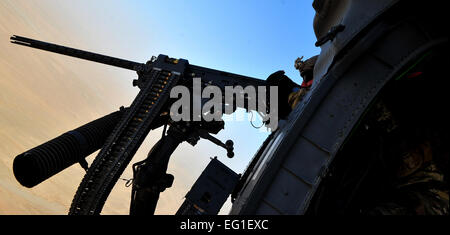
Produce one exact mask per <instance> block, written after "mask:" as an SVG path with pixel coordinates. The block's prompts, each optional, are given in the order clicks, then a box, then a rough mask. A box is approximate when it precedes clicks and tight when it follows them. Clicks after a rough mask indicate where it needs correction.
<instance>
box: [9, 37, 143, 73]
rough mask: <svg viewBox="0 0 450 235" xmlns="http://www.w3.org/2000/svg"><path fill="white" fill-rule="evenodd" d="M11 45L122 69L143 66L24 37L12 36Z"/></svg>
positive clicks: (140, 68) (135, 69)
mask: <svg viewBox="0 0 450 235" xmlns="http://www.w3.org/2000/svg"><path fill="white" fill-rule="evenodd" d="M11 43H14V44H18V45H21V46H27V47H32V48H36V49H41V50H45V51H51V52H54V53H58V54H63V55H66V56H71V57H76V58H80V59H84V60H89V61H94V62H98V63H102V64H107V65H111V66H115V67H120V68H124V69H129V70H134V71H140V70H142V68H143V66H145V64H142V63H137V62H133V61H129V60H124V59H119V58H115V57H111V56H106V55H101V54H96V53H92V52H88V51H83V50H78V49H74V48H70V47H65V46H60V45H56V44H52V43H48V42H42V41H38V40H34V39H30V38H26V37H21V36H17V35H14V36H12V37H11Z"/></svg>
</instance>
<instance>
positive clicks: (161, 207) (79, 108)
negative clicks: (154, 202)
mask: <svg viewBox="0 0 450 235" xmlns="http://www.w3.org/2000/svg"><path fill="white" fill-rule="evenodd" d="M152 4H156V3H155V2H152ZM198 4H199V3H198ZM283 4H284V3H283ZM289 4H292V3H289ZM142 5H145V6H142V8H144V7H147V8H149V6H147V5H150V3H147V2H146V3H142ZM199 5H201V4H199ZM303 5H305V4H304V3H303ZM306 5H308V6H309V8H310V3H309V4H306ZM155 7H156V6H155ZM158 7H159V8H158V9H166V8H167V7H165V6H164V5H161V3H160V2H159V4H158ZM281 7H283V9H284V8H288V6H285V5H281ZM142 8H140V3H139V4H138V3H136V2H134V1H133V2H132V3H129V2H126V3H125V2H123V1H106V2H105V1H95V2H91V1H57V0H40V1H36V0H2V1H0V90H1V92H0V214H67V212H68V209H69V207H70V204H71V201H72V198H73V195H74V194H75V191H76V189H77V187H78V185H79V183H80V182H81V179H82V177H83V175H84V170H83V169H82V168H81V167H80V166H78V165H74V166H72V167H70V168H68V169H66V170H65V171H63V172H61V173H59V174H57V175H56V176H54V177H52V178H50V179H49V180H47V181H45V182H43V183H42V184H40V185H38V186H36V187H35V188H32V189H28V188H25V187H22V186H21V185H20V184H19V183H18V182H17V181H16V180H15V178H14V176H13V172H12V163H13V160H14V157H15V156H17V155H18V154H20V153H22V152H24V151H26V150H28V149H31V148H33V147H35V146H37V145H39V144H42V143H44V142H45V141H47V140H50V139H52V138H55V137H57V136H59V135H60V134H62V133H64V132H66V131H69V130H72V129H74V128H76V127H78V126H80V125H83V124H85V123H87V122H89V121H92V120H94V119H97V118H99V117H101V116H104V115H106V114H109V113H111V112H114V111H116V110H118V109H119V107H120V106H128V105H129V104H130V103H131V102H132V100H133V99H134V97H135V96H136V94H137V92H138V89H137V88H134V87H132V85H131V81H132V80H133V79H135V78H136V77H137V76H136V74H135V73H134V72H130V71H126V70H122V69H118V68H114V67H110V66H104V65H100V64H96V63H92V62H87V61H82V60H78V59H73V58H69V57H65V56H62V55H57V54H52V53H48V52H43V51H39V50H35V49H31V48H25V47H21V46H18V45H13V44H11V43H10V42H9V37H10V36H12V35H21V36H26V37H30V38H35V39H38V40H42V41H49V42H53V43H57V44H62V45H66V46H71V47H75V48H80V49H83V50H90V51H93V52H98V53H102V54H107V55H111V56H115V57H119V58H124V59H129V60H135V61H141V62H145V61H146V60H148V59H149V58H150V57H151V56H152V55H157V54H158V53H161V54H166V53H167V54H171V55H173V56H174V57H182V56H185V57H189V58H186V59H192V60H193V61H194V63H195V64H198V65H202V66H205V67H211V68H215V69H221V70H227V71H230V70H231V71H230V72H234V73H242V74H244V75H248V76H253V77H260V78H262V79H265V77H266V76H267V75H269V74H270V73H271V72H274V71H276V70H278V69H285V70H286V72H287V74H289V75H290V76H291V77H293V79H294V78H295V80H296V82H299V78H298V75H297V74H296V71H295V70H294V69H293V66H292V65H293V61H294V60H295V58H296V56H294V55H298V56H301V55H306V56H312V55H314V53H315V52H316V50H315V49H311V47H312V45H313V39H314V37H313V35H312V27H311V26H310V25H311V24H312V18H311V19H309V18H308V21H306V22H305V28H306V27H309V28H310V29H309V28H308V29H305V30H307V31H306V32H308V34H307V35H308V36H307V37H305V39H302V40H298V43H299V44H302V43H303V44H310V46H308V47H305V48H307V49H304V50H303V51H302V52H292V53H290V54H289V55H288V56H286V58H285V59H280V60H279V61H278V62H277V63H273V64H271V65H270V66H267V65H266V63H269V62H268V61H267V59H266V58H260V57H259V55H261V54H260V53H263V52H261V51H258V52H255V54H251V53H247V54H246V55H245V56H247V57H248V58H256V59H255V60H254V61H252V60H250V59H248V58H247V57H242V58H241V57H239V54H236V56H233V55H234V54H227V53H231V52H229V51H227V47H230V46H232V45H231V44H230V45H227V44H226V43H225V42H230V43H235V45H234V44H233V45H234V46H235V47H241V46H242V47H243V48H244V47H246V46H247V47H248V45H252V44H253V43H252V42H251V41H250V40H252V39H243V42H245V45H244V44H242V42H240V41H238V42H234V41H233V42H231V39H230V40H228V41H223V42H221V41H220V40H219V41H218V42H217V44H213V43H212V42H211V45H208V46H209V47H217V48H219V47H220V48H222V49H220V51H219V49H217V51H216V49H214V51H216V54H215V53H210V50H211V48H208V46H205V45H206V44H205V43H202V42H199V43H198V44H197V43H190V44H189V45H191V46H187V45H186V46H185V48H182V46H183V43H179V42H178V41H177V40H176V39H173V37H172V36H173V35H171V34H170V33H174V34H176V35H181V37H182V38H184V37H186V39H185V40H197V39H196V38H195V39H194V38H189V37H194V36H192V35H189V37H188V36H186V32H184V31H183V30H184V28H183V25H181V26H180V28H179V29H176V30H168V29H165V28H164V27H163V26H165V25H164V23H167V24H168V25H173V24H174V23H173V22H159V21H158V22H156V21H153V20H152V19H150V18H145V17H150V16H147V13H146V12H141V11H142V10H143V9H142ZM299 8H300V7H299ZM177 9H178V8H177ZM180 9H181V8H180ZM180 9H178V10H179V11H181V10H180ZM182 9H184V8H182ZM305 11H306V10H305ZM307 12H308V14H311V12H312V8H311V9H308V11H307ZM155 14H164V12H162V10H161V11H158V12H156V13H155ZM211 14H214V13H211ZM235 14H239V15H240V12H236V13H235ZM277 14H282V13H277ZM154 17H155V18H156V17H158V16H156V15H155V16H154ZM194 20H200V21H199V22H203V21H202V20H201V18H195V17H194V19H193V22H194V23H195V22H196V21H194ZM143 22H146V23H145V27H144V26H142V25H139V24H142V23H143ZM221 22H222V21H220V22H218V24H220V23H221ZM223 22H227V20H226V19H223ZM194 23H193V24H194ZM234 23H235V25H239V22H234ZM186 24H189V23H186ZM191 27H196V25H194V26H191ZM205 27H206V26H205ZM205 29H206V28H205ZM177 30H179V31H180V32H178V31H177ZM186 30H189V28H187V29H186ZM229 30H230V29H229ZM239 30H242V29H239ZM255 30H256V29H255ZM219 31H220V30H219ZM263 32H265V31H264V30H263V31H261V32H259V31H257V32H255V33H263ZM295 33H298V32H294V33H293V34H295ZM183 35H184V36H183ZM228 36H230V35H228ZM214 37H215V38H217V37H218V36H217V35H216V36H214ZM250 37H251V36H249V38H250ZM200 38H203V40H206V41H208V40H210V39H208V38H206V39H205V38H204V37H200ZM274 40H275V39H274ZM255 41H256V42H258V41H257V40H255ZM258 43H259V42H258ZM296 43H297V42H296V41H292V42H291V45H296ZM201 45H203V46H205V48H200V46H201ZM261 46H262V48H264V45H261ZM280 46H281V45H280ZM283 46H285V45H283ZM296 48H297V49H298V48H302V47H301V45H298V46H296ZM240 49H242V48H240ZM254 50H257V49H256V48H254ZM258 50H259V49H258ZM283 50H284V49H283ZM283 50H280V51H279V52H277V53H284V51H283ZM275 51H276V50H273V51H270V50H269V51H267V53H269V54H268V57H269V58H274V57H275V56H278V57H277V58H281V57H280V56H279V55H275V54H273V55H272V54H270V53H275ZM233 53H234V52H233ZM300 53H302V54H300ZM220 55H223V56H220ZM225 55H227V56H228V57H226V56H225ZM237 57H239V58H237ZM212 58H214V59H212ZM216 58H217V59H216ZM291 60H292V61H291ZM287 63H289V64H288V65H285V64H287ZM238 64H239V66H238ZM281 64H283V66H284V67H283V66H281ZM286 68H289V69H286ZM295 76H297V77H295ZM226 126H227V128H226V130H224V131H223V132H221V133H220V134H219V135H218V138H220V139H221V140H226V139H229V138H231V139H233V140H234V141H235V153H236V157H235V158H234V159H227V158H226V151H225V150H223V149H221V148H219V147H217V146H215V145H213V144H212V143H209V142H207V141H204V140H202V141H200V142H199V144H198V145H197V146H196V147H192V146H190V145H188V144H182V146H180V147H179V149H178V150H177V151H176V152H175V153H174V155H173V157H172V159H171V163H170V165H169V170H168V173H171V174H173V175H175V182H174V186H173V187H172V188H170V189H168V190H166V191H165V192H164V193H162V194H161V197H160V200H159V204H158V207H157V212H156V213H157V214H174V213H175V212H176V210H177V209H178V207H179V206H180V205H181V203H182V202H183V200H184V196H185V194H186V193H187V191H188V190H189V188H190V187H191V185H192V184H193V183H194V181H195V180H196V178H197V177H198V176H199V175H200V173H201V171H202V170H203V169H204V167H205V166H206V165H207V164H208V163H209V161H210V160H209V158H210V157H214V156H218V157H219V160H221V161H222V162H224V163H225V164H226V165H228V166H229V167H230V168H232V169H233V170H235V171H236V172H237V173H242V172H243V170H244V169H245V167H246V165H247V163H248V161H249V160H250V159H251V157H252V156H253V154H254V153H255V152H256V150H257V149H258V147H259V145H260V144H261V143H262V141H264V139H265V137H266V136H267V133H262V132H259V131H258V130H255V129H254V128H253V127H251V125H250V123H248V122H244V123H227V124H226ZM236 131H239V133H237V132H236ZM160 136H161V130H157V131H154V132H151V133H150V134H149V136H148V138H147V139H146V140H145V142H144V144H143V145H142V146H141V148H140V149H139V151H138V153H137V154H136V156H135V158H134V159H133V161H132V163H133V162H136V161H139V160H142V159H143V158H145V156H146V154H147V153H148V151H149V150H150V148H151V147H152V145H153V144H154V143H155V142H156V141H157V140H158V139H159V138H160ZM95 155H96V153H95V154H93V155H91V156H89V157H88V162H89V163H91V162H92V160H93V158H94V157H95ZM130 165H131V164H130ZM123 177H124V178H132V172H131V170H130V167H128V168H127V170H125V173H124V175H123ZM130 194H131V193H130V188H126V187H125V186H124V182H123V181H119V182H118V184H117V185H116V187H115V188H114V189H113V192H112V193H111V195H110V197H109V198H108V200H107V203H106V205H105V207H104V210H103V213H102V214H128V210H129V202H130ZM229 207H230V202H227V206H225V207H224V209H223V210H222V212H221V213H226V212H227V210H228V209H229Z"/></svg>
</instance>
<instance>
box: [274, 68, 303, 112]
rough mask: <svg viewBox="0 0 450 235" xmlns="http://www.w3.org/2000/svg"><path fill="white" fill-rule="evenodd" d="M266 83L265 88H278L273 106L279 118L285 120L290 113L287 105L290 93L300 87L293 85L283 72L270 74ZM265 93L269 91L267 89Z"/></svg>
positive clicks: (289, 107)
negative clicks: (276, 109)
mask: <svg viewBox="0 0 450 235" xmlns="http://www.w3.org/2000/svg"><path fill="white" fill-rule="evenodd" d="M266 81H267V86H277V87H278V104H275V105H278V116H279V118H280V119H286V117H287V116H288V115H289V113H290V112H291V111H292V109H291V106H290V105H289V95H290V94H291V93H292V92H294V91H296V90H298V89H300V86H299V85H297V84H296V83H294V82H293V81H292V80H291V79H290V78H289V77H288V76H286V75H285V74H284V71H283V70H280V71H277V72H275V73H273V74H271V75H270V76H269V77H268V78H267V80H266ZM267 91H269V89H267ZM268 98H269V97H268ZM271 105H274V104H271Z"/></svg>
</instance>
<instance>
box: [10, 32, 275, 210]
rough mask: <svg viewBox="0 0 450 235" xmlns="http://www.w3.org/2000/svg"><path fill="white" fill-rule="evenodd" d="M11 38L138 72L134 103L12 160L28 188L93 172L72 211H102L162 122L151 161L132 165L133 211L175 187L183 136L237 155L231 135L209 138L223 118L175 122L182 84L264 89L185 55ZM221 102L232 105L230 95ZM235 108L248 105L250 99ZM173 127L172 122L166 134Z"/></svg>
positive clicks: (260, 83)
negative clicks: (70, 172) (126, 56)
mask: <svg viewBox="0 0 450 235" xmlns="http://www.w3.org/2000/svg"><path fill="white" fill-rule="evenodd" d="M11 42H12V43H14V44H18V45H22V46H27V47H32V48H36V49H41V50H46V51H50V52H54V53H58V54H63V55H67V56H72V57H76V58H80V59H85V60H90V61H94V62H98V63H102V64H107V65H111V66H115V67H119V68H124V69H128V70H133V71H136V72H137V74H138V79H136V80H134V81H133V86H138V87H139V88H140V92H139V93H138V95H137V96H136V98H135V99H134V101H133V103H132V104H131V106H130V107H129V108H123V107H122V108H121V110H120V111H119V112H115V113H113V114H110V115H108V116H105V117H103V118H100V119H98V120H96V121H93V122H91V123H88V124H86V125H84V126H82V127H80V128H78V129H75V130H73V131H70V132H67V133H65V134H63V135H61V136H60V137H58V138H56V139H53V140H51V141H48V142H47V143H44V144H42V145H40V146H38V147H36V148H33V149H31V150H29V151H27V152H25V153H23V154H20V155H18V156H17V157H16V158H15V160H14V163H13V170H14V174H15V176H16V179H17V180H18V181H19V182H20V183H21V184H22V185H23V186H26V187H30V188H31V187H34V186H36V185H37V184H39V183H41V182H43V181H44V180H46V179H48V178H49V177H51V176H53V175H55V174H57V173H58V172H60V171H62V170H64V169H65V168H67V167H69V166H71V165H73V164H75V163H77V162H79V163H80V164H81V165H82V166H83V168H85V169H86V171H87V173H86V175H85V176H84V178H83V180H82V182H81V184H80V186H79V188H78V190H77V192H76V195H75V197H74V199H73V202H72V205H71V208H70V212H69V214H72V215H80V214H81V215H92V214H100V212H101V210H102V208H103V205H104V203H105V201H106V199H107V197H108V195H109V194H110V192H111V190H112V188H113V186H114V185H115V183H116V182H117V180H118V179H119V177H120V175H121V174H122V172H123V171H124V170H125V168H126V166H127V165H128V164H129V163H130V161H131V159H132V158H133V156H134V154H135V153H136V151H137V150H138V148H139V147H140V145H141V144H142V142H143V140H144V139H145V137H146V136H147V134H148V133H149V131H150V130H153V129H156V128H158V127H161V126H164V131H163V137H162V138H161V140H159V142H158V143H157V144H156V145H155V146H154V147H153V148H152V150H151V151H150V153H149V155H148V157H147V159H146V160H144V161H142V162H139V163H136V164H134V165H133V172H134V181H133V190H132V202H131V208H130V213H131V214H153V213H154V210H155V208H156V204H157V201H158V198H159V194H160V192H162V191H164V190H165V189H166V188H169V187H171V185H172V182H173V176H172V175H168V174H166V170H167V166H168V163H169V158H170V156H171V154H172V153H173V152H174V151H175V149H176V148H177V146H178V145H179V144H180V143H182V142H183V141H186V142H188V143H190V144H192V145H195V144H196V143H197V141H198V140H199V139H200V138H205V139H208V140H210V141H212V142H213V143H215V144H217V145H219V146H221V147H223V148H225V149H226V150H227V155H228V157H233V156H234V153H233V142H232V141H231V140H228V141H227V142H226V143H222V142H221V141H220V140H218V139H216V138H215V137H213V136H211V135H210V134H217V133H218V132H219V131H220V130H221V129H223V128H224V122H223V121H222V120H219V121H217V120H215V121H212V122H206V121H203V120H201V121H196V122H194V121H178V122H175V121H173V120H172V119H171V118H170V115H169V112H170V106H171V104H172V103H173V102H174V101H173V99H171V98H170V91H171V89H172V88H173V87H175V86H177V85H180V84H182V85H185V86H187V87H189V86H190V84H192V79H193V78H196V77H200V78H201V82H202V84H201V85H202V87H207V86H211V85H213V86H216V87H219V88H220V89H221V90H222V91H224V89H225V87H227V86H232V87H235V86H237V85H239V86H242V87H247V86H254V87H258V86H266V82H265V81H264V80H260V79H256V78H251V77H246V76H242V75H237V74H232V73H228V72H223V71H218V70H213V69H209V68H204V67H200V66H196V65H191V64H189V62H188V61H187V60H184V59H173V58H169V57H168V56H166V55H159V56H158V57H153V58H152V59H151V60H150V61H148V62H147V63H145V64H144V63H138V62H133V61H128V60H123V59H119V58H114V57H110V56H105V55H100V54H96V53H92V52H87V51H82V50H78V49H73V48H69V47H64V46H60V45H55V44H51V43H46V42H42V41H37V40H33V39H29V38H25V37H20V36H13V37H11ZM191 88H192V87H191ZM247 98H248V97H247ZM265 101H267V100H265ZM222 102H223V104H225V105H227V104H226V102H227V101H226V100H222ZM229 105H233V106H234V105H235V104H234V102H233V104H229ZM236 105H237V106H238V107H240V108H249V106H248V105H246V102H244V104H242V103H236ZM267 105H269V104H267ZM167 126H170V127H169V129H168V130H167V132H166V127H167ZM100 147H101V150H100V152H99V154H98V155H97V157H96V158H95V160H94V162H93V163H92V165H91V166H90V167H88V164H87V162H86V161H85V157H87V156H88V155H89V154H91V153H93V152H94V151H96V150H98V149H99V148H100Z"/></svg>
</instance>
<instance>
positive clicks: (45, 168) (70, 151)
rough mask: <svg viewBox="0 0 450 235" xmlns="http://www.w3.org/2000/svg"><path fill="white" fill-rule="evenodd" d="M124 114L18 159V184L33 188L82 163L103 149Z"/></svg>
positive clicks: (94, 122)
mask: <svg viewBox="0 0 450 235" xmlns="http://www.w3.org/2000/svg"><path fill="white" fill-rule="evenodd" d="M123 113H124V111H117V112H114V113H111V114H109V115H107V116H104V117H102V118H99V119H97V120H94V121H92V122H90V123H88V124H85V125H83V126H81V127H79V128H77V129H75V130H72V131H69V132H66V133H64V134H62V135H61V136H59V137H57V138H55V139H52V140H50V141H48V142H46V143H44V144H42V145H40V146H37V147H35V148H33V149H31V150H28V151H26V152H25V153H22V154H20V155H18V156H17V157H16V158H15V159H14V162H13V171H14V176H15V177H16V179H17V181H19V183H20V184H22V185H23V186H25V187H28V188H32V187H34V186H36V185H38V184H40V183H41V182H43V181H44V180H46V179H48V178H50V177H51V176H53V175H55V174H57V173H59V172H61V171H62V170H64V169H66V168H67V167H69V166H71V165H73V164H75V163H77V162H80V161H81V160H83V159H84V158H86V157H87V156H88V155H90V154H92V153H93V152H95V151H96V150H98V149H100V148H101V147H102V145H103V144H104V142H105V141H106V139H107V138H108V136H109V135H110V134H111V132H112V131H113V129H114V127H115V126H116V125H117V123H118V122H119V120H120V118H121V117H122V115H123Z"/></svg>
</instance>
